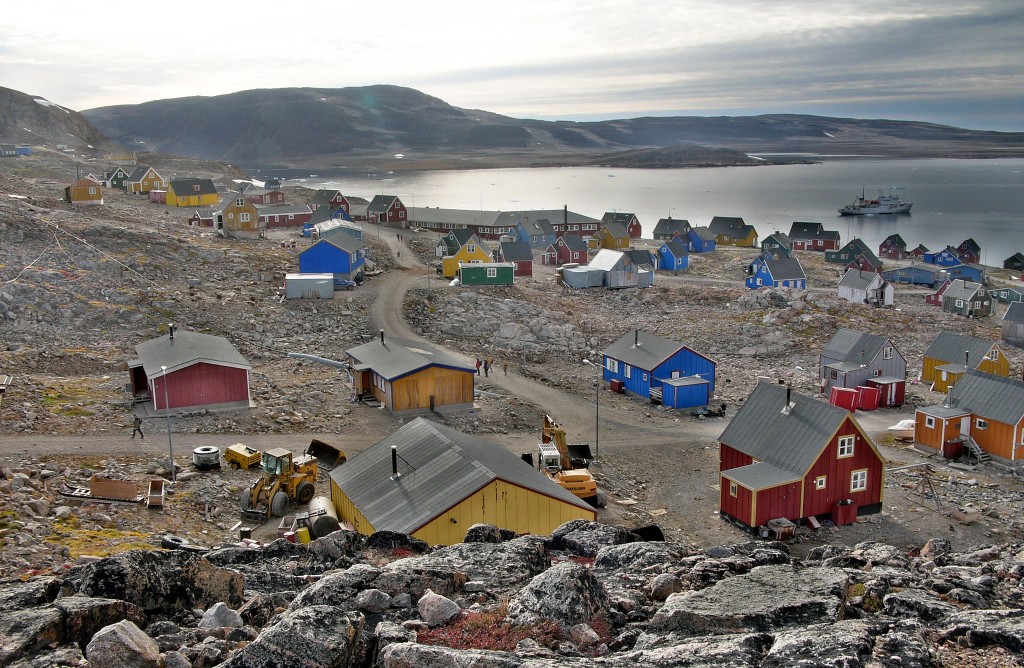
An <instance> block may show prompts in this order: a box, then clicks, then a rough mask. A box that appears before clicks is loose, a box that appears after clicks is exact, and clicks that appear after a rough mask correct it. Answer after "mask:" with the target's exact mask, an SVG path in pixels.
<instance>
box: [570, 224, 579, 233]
mask: <svg viewBox="0 0 1024 668" xmlns="http://www.w3.org/2000/svg"><path fill="white" fill-rule="evenodd" d="M578 229H580V226H579V225H570V226H569V231H571V232H575V231H576V230H578Z"/></svg>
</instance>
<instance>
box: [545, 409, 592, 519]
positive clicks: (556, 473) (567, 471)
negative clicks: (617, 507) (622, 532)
mask: <svg viewBox="0 0 1024 668" xmlns="http://www.w3.org/2000/svg"><path fill="white" fill-rule="evenodd" d="M537 448H538V454H539V457H538V460H537V468H538V469H540V470H541V471H543V472H544V473H545V474H546V475H547V476H548V477H549V478H551V479H552V480H554V481H555V482H557V483H558V484H559V485H561V486H562V487H563V488H564V489H565V490H567V491H569V492H572V493H573V494H575V495H576V496H578V497H580V498H581V499H583V500H584V501H586V502H587V503H589V504H590V505H592V506H594V507H597V508H603V507H604V505H605V497H604V494H601V493H600V492H598V491H597V482H596V481H595V480H594V476H593V475H592V474H591V473H590V471H589V470H587V467H588V466H589V465H590V461H591V460H592V459H593V458H594V457H593V455H591V454H590V446H589V445H587V444H585V443H581V444H573V445H567V444H566V442H565V429H563V428H562V427H561V426H559V424H558V423H557V422H555V421H554V420H553V419H552V418H551V416H550V415H545V416H544V424H543V426H542V427H541V442H540V443H539V444H538V445H537Z"/></svg>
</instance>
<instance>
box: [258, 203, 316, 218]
mask: <svg viewBox="0 0 1024 668" xmlns="http://www.w3.org/2000/svg"><path fill="white" fill-rule="evenodd" d="M253 206H255V207H256V211H257V212H258V213H259V214H260V215H261V216H288V215H292V216H294V215H301V216H304V215H306V214H307V213H312V211H310V208H309V207H308V206H306V205H305V204H254V205H253Z"/></svg>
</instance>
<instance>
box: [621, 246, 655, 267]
mask: <svg viewBox="0 0 1024 668" xmlns="http://www.w3.org/2000/svg"><path fill="white" fill-rule="evenodd" d="M622 254H623V255H625V256H626V257H628V258H629V261H630V262H632V263H633V264H635V265H637V266H638V267H643V266H646V267H649V268H651V269H653V268H654V267H656V266H657V265H658V262H657V260H656V259H655V258H654V254H653V253H651V251H649V250H647V249H646V248H631V249H629V250H627V251H623V252H622Z"/></svg>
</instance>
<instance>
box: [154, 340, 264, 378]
mask: <svg viewBox="0 0 1024 668" xmlns="http://www.w3.org/2000/svg"><path fill="white" fill-rule="evenodd" d="M135 353H136V355H138V358H139V360H140V361H141V362H142V368H143V370H144V371H145V372H146V378H149V379H152V378H156V377H157V376H160V375H162V374H163V373H164V372H163V370H162V369H161V368H160V367H161V366H166V367H167V371H168V372H174V371H177V370H178V369H183V368H185V367H187V366H191V365H192V364H196V363H199V362H206V363H209V364H217V365H220V366H229V367H233V368H238V369H251V368H252V366H251V365H250V364H249V361H248V360H247V359H245V358H244V357H243V356H242V353H240V352H238V349H237V348H235V347H234V346H233V345H231V342H230V341H228V340H227V339H225V338H224V337H221V336H212V335H210V334H200V333H199V332H190V331H183V330H179V329H175V330H174V338H173V339H172V338H171V337H170V335H169V334H165V335H164V336H161V337H158V338H155V339H150V340H149V341H145V342H143V343H140V344H138V345H137V346H135Z"/></svg>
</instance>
